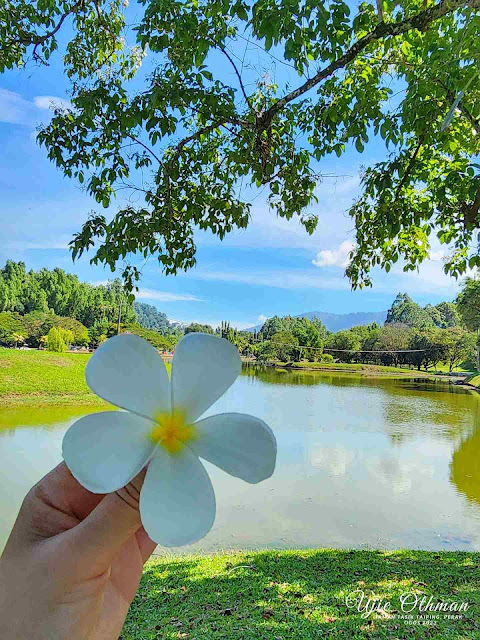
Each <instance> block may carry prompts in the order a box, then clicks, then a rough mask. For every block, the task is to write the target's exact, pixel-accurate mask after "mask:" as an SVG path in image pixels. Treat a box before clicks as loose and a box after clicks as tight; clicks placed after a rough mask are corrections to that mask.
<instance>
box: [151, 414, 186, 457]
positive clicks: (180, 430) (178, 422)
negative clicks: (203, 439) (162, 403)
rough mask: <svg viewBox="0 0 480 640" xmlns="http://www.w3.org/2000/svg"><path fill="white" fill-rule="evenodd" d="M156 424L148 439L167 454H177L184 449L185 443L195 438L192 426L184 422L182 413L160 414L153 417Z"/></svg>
mask: <svg viewBox="0 0 480 640" xmlns="http://www.w3.org/2000/svg"><path fill="white" fill-rule="evenodd" d="M154 418H155V422H156V423H157V424H156V425H155V426H154V427H153V428H152V430H151V431H150V433H149V434H148V438H149V439H150V440H151V441H152V442H153V443H154V444H157V443H158V444H161V445H162V447H164V448H165V449H166V450H167V451H168V452H169V453H178V452H179V451H181V450H182V449H183V447H184V444H185V442H188V441H189V440H193V438H195V436H196V430H195V427H194V425H192V424H187V423H186V422H185V414H184V412H183V411H179V410H178V409H177V410H176V411H172V412H171V413H170V412H160V413H157V414H156V415H155V416H154Z"/></svg>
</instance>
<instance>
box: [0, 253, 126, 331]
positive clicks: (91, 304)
mask: <svg viewBox="0 0 480 640" xmlns="http://www.w3.org/2000/svg"><path fill="white" fill-rule="evenodd" d="M2 311H4V312H10V313H17V314H19V315H22V316H24V315H27V314H30V313H34V312H39V313H53V314H55V315H57V316H61V317H68V318H72V319H74V320H78V321H79V322H81V323H82V324H83V325H84V326H85V327H87V328H89V327H92V326H93V325H95V324H96V323H98V322H116V321H117V320H118V317H119V313H121V318H122V320H123V322H126V323H129V322H136V320H137V315H136V312H135V310H134V307H133V302H131V301H130V299H129V297H128V296H127V294H126V292H125V290H124V288H123V286H122V282H121V281H120V280H119V279H115V280H111V281H109V282H107V283H106V284H99V285H93V284H89V283H87V282H81V281H80V280H79V279H78V278H77V276H75V275H72V274H71V273H66V272H65V271H63V269H59V268H56V269H52V270H50V269H40V270H39V271H33V270H30V271H27V270H26V268H25V264H24V263H23V262H14V261H12V260H7V263H6V264H5V266H4V267H3V268H2V269H0V312H2Z"/></svg>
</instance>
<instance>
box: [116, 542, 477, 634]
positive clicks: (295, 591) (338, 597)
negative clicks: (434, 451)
mask: <svg viewBox="0 0 480 640" xmlns="http://www.w3.org/2000/svg"><path fill="white" fill-rule="evenodd" d="M479 565H480V553H469V552H427V551H363V550H362V551H345V550H328V549H319V550H311V551H262V552H252V553H250V552H247V553H242V552H239V553H228V554H221V555H211V556H179V557H174V556H171V557H170V556H165V557H160V558H155V559H153V560H151V561H150V562H149V563H148V564H147V565H146V567H145V571H144V575H143V578H142V582H141V585H140V589H139V592H138V594H137V596H136V598H135V600H134V602H133V604H132V606H131V609H130V612H129V614H128V618H127V621H126V624H125V627H124V629H123V632H122V635H121V638H122V640H160V639H162V640H170V639H171V640H174V639H177V638H185V639H191V640H194V639H195V640H261V639H265V640H280V639H282V640H287V639H288V640H311V639H314V638H338V639H340V638H341V639H343V640H355V639H358V638H365V639H380V638H385V639H387V638H388V639H400V638H402V639H403V638H420V639H424V638H425V639H426V638H428V639H432V638H433V639H437V640H448V639H454V638H455V639H457V640H467V639H468V640H473V639H474V638H480V618H479V615H478V611H479V605H480V592H479V589H478V576H479V568H480V567H479ZM356 589H361V590H363V591H364V592H365V593H366V594H367V595H370V596H371V597H372V598H375V599H382V601H385V600H389V601H390V602H391V609H392V610H394V611H396V613H395V612H393V613H391V612H389V611H387V610H386V607H382V609H381V610H380V612H379V613H374V614H373V615H371V616H370V617H368V618H367V619H365V618H362V617H361V614H360V613H359V612H358V611H356V610H355V609H353V608H349V607H347V605H346V602H345V600H346V597H347V596H348V594H350V593H351V592H352V591H355V590H356ZM405 592H409V593H414V594H417V596H418V598H419V600H420V599H421V597H422V594H425V595H426V596H427V600H428V598H429V597H430V595H431V596H433V601H434V602H437V601H438V600H442V601H444V602H445V601H448V602H452V601H457V602H468V603H469V605H470V606H469V608H468V610H467V611H466V612H464V613H463V614H462V615H463V618H462V619H461V620H449V619H447V618H446V617H444V616H445V614H444V613H437V614H436V615H439V616H440V618H439V620H436V621H435V622H436V624H435V625H434V626H423V625H415V626H412V625H411V624H407V623H406V621H405V620H404V619H401V618H400V617H399V615H401V614H402V612H401V610H400V596H401V594H402V593H405ZM412 613H413V612H412ZM431 615H434V614H431Z"/></svg>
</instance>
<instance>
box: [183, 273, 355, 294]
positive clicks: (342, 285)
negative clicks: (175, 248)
mask: <svg viewBox="0 0 480 640" xmlns="http://www.w3.org/2000/svg"><path fill="white" fill-rule="evenodd" d="M177 277H189V278H191V279H192V280H210V281H218V282H237V283H240V284H250V285H257V286H262V287H277V288H278V289H294V290H296V289H334V290H338V289H349V288H350V285H349V283H348V280H347V279H346V278H344V277H343V276H339V277H332V278H322V277H321V276H320V275H319V274H318V273H317V272H316V271H315V270H313V269H310V270H307V269H297V270H293V269H291V270H285V269H282V270H280V269H279V270H277V271H271V270H263V271H260V270H257V271H255V272H245V271H242V272H240V271H234V272H232V271H226V270H219V271H206V270H205V271H203V270H200V269H198V270H195V271H192V272H190V273H189V274H188V275H187V276H183V274H179V276H177Z"/></svg>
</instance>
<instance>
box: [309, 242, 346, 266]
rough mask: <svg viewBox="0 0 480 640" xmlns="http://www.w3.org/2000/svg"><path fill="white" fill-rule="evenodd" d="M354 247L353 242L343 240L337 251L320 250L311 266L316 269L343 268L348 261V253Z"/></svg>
mask: <svg viewBox="0 0 480 640" xmlns="http://www.w3.org/2000/svg"><path fill="white" fill-rule="evenodd" d="M354 247H355V245H354V243H353V242H349V241H348V240H345V241H344V242H342V244H341V245H340V246H339V247H338V249H322V250H321V251H319V252H318V253H317V257H316V259H315V260H312V264H314V265H315V266H316V267H343V268H345V267H346V266H347V264H348V261H349V255H350V252H351V251H352V250H353V248H354Z"/></svg>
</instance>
